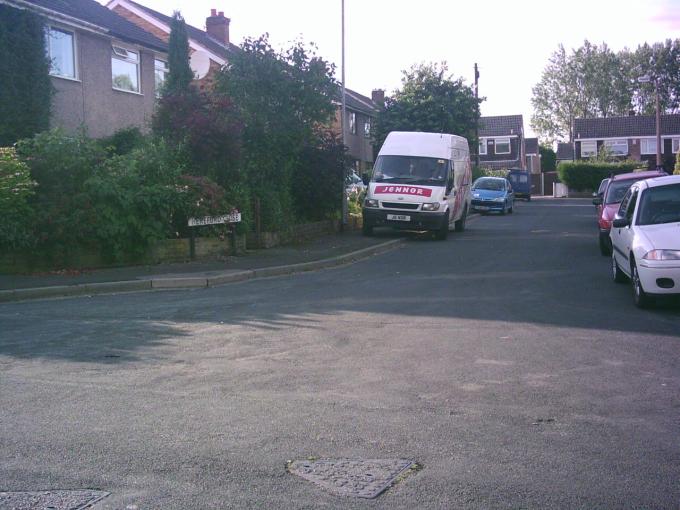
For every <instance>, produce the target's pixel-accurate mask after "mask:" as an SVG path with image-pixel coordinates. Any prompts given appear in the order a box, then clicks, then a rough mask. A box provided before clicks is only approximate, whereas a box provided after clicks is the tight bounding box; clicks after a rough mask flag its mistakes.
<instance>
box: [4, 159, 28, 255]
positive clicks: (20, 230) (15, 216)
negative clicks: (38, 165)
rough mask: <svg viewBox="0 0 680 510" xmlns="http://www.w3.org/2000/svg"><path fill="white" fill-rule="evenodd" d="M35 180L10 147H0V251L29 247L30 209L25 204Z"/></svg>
mask: <svg viewBox="0 0 680 510" xmlns="http://www.w3.org/2000/svg"><path fill="white" fill-rule="evenodd" d="M35 185H36V183H35V181H33V180H32V179H31V173H30V170H29V168H28V166H27V165H26V164H25V163H22V162H21V161H19V160H18V159H17V157H16V152H15V150H14V149H11V148H0V217H1V218H2V221H0V248H1V249H2V251H9V250H16V249H21V248H26V247H29V246H31V245H32V244H33V243H34V242H35V238H34V236H33V233H32V225H33V221H34V218H33V209H32V207H31V206H30V204H29V199H30V197H31V196H32V195H33V194H34V193H35Z"/></svg>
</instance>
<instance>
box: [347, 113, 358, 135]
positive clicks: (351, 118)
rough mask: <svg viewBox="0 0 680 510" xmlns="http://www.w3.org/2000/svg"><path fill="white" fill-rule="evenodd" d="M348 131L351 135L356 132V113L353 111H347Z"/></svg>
mask: <svg viewBox="0 0 680 510" xmlns="http://www.w3.org/2000/svg"><path fill="white" fill-rule="evenodd" d="M349 132H350V133H352V134H353V135H356V134H357V114H356V113H354V112H350V113H349Z"/></svg>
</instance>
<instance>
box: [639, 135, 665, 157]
mask: <svg viewBox="0 0 680 510" xmlns="http://www.w3.org/2000/svg"><path fill="white" fill-rule="evenodd" d="M648 144H651V145H648ZM645 147H646V148H645ZM649 147H651V149H649ZM661 152H663V140H662V141H661ZM652 154H656V137H655V138H640V155H644V156H649V155H652Z"/></svg>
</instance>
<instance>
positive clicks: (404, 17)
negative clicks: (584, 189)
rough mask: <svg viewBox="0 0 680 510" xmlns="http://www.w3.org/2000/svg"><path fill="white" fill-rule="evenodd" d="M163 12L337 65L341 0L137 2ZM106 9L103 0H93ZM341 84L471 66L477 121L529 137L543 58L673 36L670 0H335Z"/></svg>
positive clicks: (679, 8)
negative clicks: (419, 69) (217, 18)
mask: <svg viewBox="0 0 680 510" xmlns="http://www.w3.org/2000/svg"><path fill="white" fill-rule="evenodd" d="M137 1H138V2H139V3H142V4H144V5H147V6H148V7H151V8H152V9H156V10H158V11H160V12H163V13H165V14H171V13H172V11H173V10H175V9H177V10H179V11H181V12H182V15H183V16H184V18H185V19H186V21H187V22H188V23H189V24H191V25H194V26H196V27H199V28H205V18H206V16H208V15H209V14H210V9H211V8H216V9H217V10H218V11H224V13H225V16H227V17H228V18H231V25H230V32H231V42H233V43H235V44H239V43H240V42H241V41H242V40H243V38H244V37H248V36H259V35H261V34H263V33H265V32H268V33H269V35H270V41H271V42H272V43H273V45H274V46H275V47H279V48H280V47H284V46H287V43H288V42H290V41H292V40H294V39H296V38H301V39H302V40H303V41H305V42H308V43H309V42H313V43H315V44H316V45H317V46H318V54H319V55H321V56H323V57H324V58H326V59H327V60H330V61H331V62H334V63H336V64H337V66H338V68H337V72H336V77H337V78H338V79H339V78H340V62H341V24H340V20H341V0H285V1H283V0H137ZM101 2H102V3H106V1H105V0H101ZM345 23H346V36H345V37H346V83H347V86H348V87H349V88H351V89H353V90H356V91H357V92H359V93H361V94H364V95H367V96H370V95H371V90H372V89H375V88H383V89H386V90H387V93H388V95H389V93H390V92H391V91H393V90H394V89H395V88H398V87H399V86H400V83H401V76H402V73H401V71H402V70H404V69H407V68H409V67H410V66H411V65H413V64H415V63H419V62H441V61H446V62H447V63H448V66H449V70H450V72H451V73H452V74H453V75H454V76H456V77H458V76H462V77H463V78H464V79H465V80H466V82H467V83H468V84H471V83H472V82H473V80H474V75H473V66H474V63H475V62H477V63H478V64H479V69H480V81H479V91H480V96H485V97H486V101H485V102H484V103H482V115H512V114H522V115H523V116H524V125H525V129H527V130H528V131H529V132H531V129H530V126H529V121H530V118H531V113H532V109H531V102H530V101H531V88H532V86H533V85H534V84H536V83H537V82H538V81H539V80H540V78H541V72H542V70H543V68H544V67H545V65H546V63H547V60H548V58H549V57H550V54H551V53H552V52H553V51H555V50H556V49H557V46H558V45H559V44H560V43H562V44H564V45H565V47H567V48H575V47H578V46H580V45H581V43H582V42H583V40H584V39H588V40H590V41H591V42H594V43H601V42H606V43H607V44H608V45H609V46H610V47H611V48H612V49H614V50H619V49H621V48H623V47H629V48H635V47H637V46H638V45H639V44H641V43H643V42H645V41H647V42H650V43H652V42H655V41H662V40H665V39H667V38H673V39H675V38H678V37H680V0H637V1H633V0H569V1H562V2H557V1H552V0H543V1H518V2H508V1H507V0H505V1H500V0H499V1H497V0H476V1H465V2H455V1H447V0H417V1H411V2H405V1H402V2H400V1H398V0H397V1H395V0H345Z"/></svg>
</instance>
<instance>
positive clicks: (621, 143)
mask: <svg viewBox="0 0 680 510" xmlns="http://www.w3.org/2000/svg"><path fill="white" fill-rule="evenodd" d="M624 145H625V147H626V150H625V151H623V152H622V150H621V149H618V150H615V149H613V148H612V147H616V146H621V147H623V146H624ZM604 146H605V147H606V148H607V149H609V151H610V152H611V153H612V154H613V155H614V156H628V154H629V152H628V140H626V139H624V138H619V139H616V140H605V141H604ZM654 154H656V149H654Z"/></svg>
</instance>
